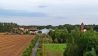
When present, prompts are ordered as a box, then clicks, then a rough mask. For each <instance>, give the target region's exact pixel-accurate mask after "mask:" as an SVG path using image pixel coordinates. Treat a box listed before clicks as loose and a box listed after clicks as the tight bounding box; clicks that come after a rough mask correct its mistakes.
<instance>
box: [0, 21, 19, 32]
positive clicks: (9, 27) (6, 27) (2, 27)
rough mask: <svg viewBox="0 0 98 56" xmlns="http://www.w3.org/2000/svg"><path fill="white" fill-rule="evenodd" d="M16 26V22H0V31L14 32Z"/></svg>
mask: <svg viewBox="0 0 98 56" xmlns="http://www.w3.org/2000/svg"><path fill="white" fill-rule="evenodd" d="M17 27H18V25H17V24H16V23H0V32H14V31H15V28H17Z"/></svg>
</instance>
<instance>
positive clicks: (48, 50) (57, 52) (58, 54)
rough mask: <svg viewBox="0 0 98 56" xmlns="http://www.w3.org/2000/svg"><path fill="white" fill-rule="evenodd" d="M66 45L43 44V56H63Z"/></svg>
mask: <svg viewBox="0 0 98 56" xmlns="http://www.w3.org/2000/svg"><path fill="white" fill-rule="evenodd" d="M65 48H66V44H43V46H42V50H43V56H63V52H64V50H65Z"/></svg>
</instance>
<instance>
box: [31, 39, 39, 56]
mask: <svg viewBox="0 0 98 56" xmlns="http://www.w3.org/2000/svg"><path fill="white" fill-rule="evenodd" d="M38 48H39V40H37V42H36V44H35V47H34V48H33V51H32V55H31V56H36V54H37V50H38Z"/></svg>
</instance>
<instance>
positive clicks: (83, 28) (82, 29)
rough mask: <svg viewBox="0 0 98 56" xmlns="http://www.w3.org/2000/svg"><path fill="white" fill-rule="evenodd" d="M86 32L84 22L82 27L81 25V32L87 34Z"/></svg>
mask: <svg viewBox="0 0 98 56" xmlns="http://www.w3.org/2000/svg"><path fill="white" fill-rule="evenodd" d="M84 30H85V25H84V23H83V22H82V23H81V25H80V31H81V32H85V31H84Z"/></svg>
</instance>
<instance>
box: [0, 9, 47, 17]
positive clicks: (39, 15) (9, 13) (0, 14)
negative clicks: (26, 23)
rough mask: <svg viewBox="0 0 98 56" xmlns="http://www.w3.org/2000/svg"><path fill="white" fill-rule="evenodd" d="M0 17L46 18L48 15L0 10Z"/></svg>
mask: <svg viewBox="0 0 98 56" xmlns="http://www.w3.org/2000/svg"><path fill="white" fill-rule="evenodd" d="M0 16H22V17H47V16H48V15H47V14H45V13H41V12H25V11H19V10H0Z"/></svg>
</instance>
